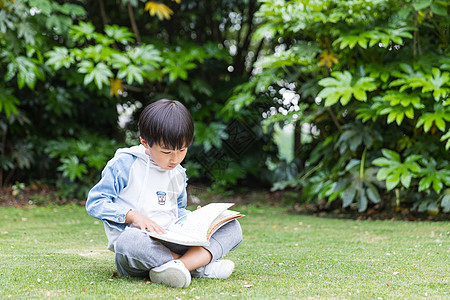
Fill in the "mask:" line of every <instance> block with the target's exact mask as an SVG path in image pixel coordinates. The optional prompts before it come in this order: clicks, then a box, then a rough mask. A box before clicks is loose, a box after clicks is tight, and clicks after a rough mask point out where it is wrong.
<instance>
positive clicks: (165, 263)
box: [86, 99, 242, 287]
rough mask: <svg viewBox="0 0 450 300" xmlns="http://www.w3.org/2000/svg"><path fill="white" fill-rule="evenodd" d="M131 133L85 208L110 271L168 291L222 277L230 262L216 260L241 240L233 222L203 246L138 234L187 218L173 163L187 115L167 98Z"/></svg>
mask: <svg viewBox="0 0 450 300" xmlns="http://www.w3.org/2000/svg"><path fill="white" fill-rule="evenodd" d="M139 131H140V142H141V144H140V145H138V146H133V147H131V148H126V149H119V150H117V152H116V154H115V156H114V158H113V159H111V160H110V161H109V162H108V164H107V165H106V167H105V169H104V170H103V172H102V178H101V180H100V181H99V182H98V183H97V184H96V185H95V186H94V187H93V188H92V189H91V191H90V192H89V195H88V199H87V202H86V210H87V212H88V213H89V215H91V216H93V217H94V218H97V219H100V220H102V221H103V222H104V227H105V232H106V235H107V237H108V242H109V243H108V249H109V250H111V251H114V252H115V263H116V267H117V270H118V272H119V273H120V274H122V275H128V276H140V277H147V276H149V277H150V280H151V281H152V282H154V283H163V284H166V285H168V286H171V287H188V286H189V284H190V282H191V276H192V277H209V278H228V277H229V276H230V275H231V273H232V272H233V270H234V263H233V262H232V261H230V260H226V259H222V260H219V258H222V257H223V256H224V255H226V254H227V253H228V252H229V251H231V250H234V249H235V248H236V247H237V246H238V245H239V244H240V242H241V241H242V230H241V227H240V225H239V223H238V222H237V221H236V220H234V221H232V222H230V223H227V224H226V225H224V226H223V227H221V228H220V229H219V230H217V231H216V232H215V233H214V234H213V235H212V237H211V239H210V245H209V246H205V247H202V246H191V247H188V246H183V245H178V244H173V243H168V242H164V241H161V240H156V239H153V238H151V237H149V235H147V234H146V233H145V232H144V231H143V230H147V231H151V232H156V233H159V234H163V233H165V231H164V227H165V226H167V225H168V224H169V223H170V222H171V221H173V220H174V219H177V218H178V217H181V216H183V215H185V214H187V213H189V211H188V210H186V204H187V194H186V180H187V179H186V173H185V169H184V168H183V167H181V165H180V163H181V162H182V161H183V159H184V157H185V156H186V152H187V150H188V147H189V146H190V145H191V144H192V140H193V137H194V124H193V121H192V117H191V115H190V113H189V111H188V110H187V109H186V107H184V106H183V105H182V104H181V103H180V102H178V101H175V100H166V99H162V100H159V101H156V102H153V103H151V104H150V105H148V106H147V107H145V108H144V110H143V112H142V113H141V115H140V118H139Z"/></svg>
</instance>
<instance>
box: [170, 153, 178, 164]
mask: <svg viewBox="0 0 450 300" xmlns="http://www.w3.org/2000/svg"><path fill="white" fill-rule="evenodd" d="M178 156H179V155H178V153H177V152H176V151H174V152H172V155H171V156H170V163H177V162H178Z"/></svg>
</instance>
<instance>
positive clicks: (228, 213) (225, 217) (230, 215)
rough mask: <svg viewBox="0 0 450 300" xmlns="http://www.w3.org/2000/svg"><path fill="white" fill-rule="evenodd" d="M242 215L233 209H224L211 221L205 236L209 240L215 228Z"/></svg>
mask: <svg viewBox="0 0 450 300" xmlns="http://www.w3.org/2000/svg"><path fill="white" fill-rule="evenodd" d="M243 216H244V215H241V213H239V212H237V211H233V210H225V211H223V212H222V213H221V214H220V215H218V216H217V218H215V219H214V221H212V223H211V226H210V227H209V229H208V232H207V234H206V238H207V239H208V240H209V238H210V237H211V235H212V234H213V233H214V232H216V230H217V229H219V228H220V227H222V226H223V225H225V224H226V223H228V222H230V221H232V220H234V219H237V218H240V217H243Z"/></svg>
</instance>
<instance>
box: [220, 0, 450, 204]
mask: <svg viewBox="0 0 450 300" xmlns="http://www.w3.org/2000/svg"><path fill="white" fill-rule="evenodd" d="M448 12H449V5H448V3H447V2H446V1H431V0H426V1H425V0H424V1H406V2H405V1H394V0H383V1H374V2H367V1H312V0H311V1H299V2H285V1H270V0H268V1H264V3H263V5H262V7H261V9H260V11H259V12H258V16H259V17H260V18H262V19H263V20H264V22H263V23H262V24H263V25H261V26H260V27H259V28H258V31H257V33H256V37H259V38H260V39H262V38H270V39H271V40H274V41H278V45H276V46H275V47H274V48H273V51H272V53H273V54H271V55H266V56H264V57H262V58H261V59H259V60H258V61H257V62H256V65H257V66H259V67H261V72H260V73H258V74H255V75H254V76H253V77H252V78H251V81H250V82H249V83H246V84H245V85H242V86H240V87H238V88H236V93H235V95H234V96H233V97H231V98H230V99H229V101H228V104H227V107H228V110H230V111H233V110H234V111H236V110H238V109H241V108H243V107H246V106H247V105H249V104H251V103H253V101H254V100H253V99H258V98H259V99H260V98H262V97H266V95H267V94H269V93H271V90H274V91H275V92H273V93H274V94H275V93H278V94H279V95H280V96H279V99H280V103H281V108H279V107H278V108H275V109H274V110H275V111H281V112H284V114H283V115H280V114H272V113H269V114H268V116H270V117H268V118H267V120H266V121H265V122H267V123H273V122H275V123H280V124H287V123H295V124H296V126H297V128H302V127H303V128H308V129H309V132H307V133H306V134H303V136H304V137H306V138H307V139H309V140H310V141H307V140H306V139H305V141H304V142H303V143H302V144H301V145H297V146H296V154H297V158H298V159H299V160H300V161H298V162H297V164H298V166H299V169H300V172H299V173H298V175H297V177H296V178H293V179H291V180H289V181H281V182H277V183H275V186H274V188H275V189H277V188H284V187H287V186H291V187H296V188H301V189H302V192H303V195H304V198H305V199H309V200H313V199H316V200H319V199H323V198H326V199H328V201H330V202H331V201H334V200H335V199H341V200H342V202H343V205H344V207H346V206H349V205H355V206H357V207H358V209H359V211H365V210H366V209H367V207H368V206H369V204H370V203H373V204H376V203H379V202H380V201H381V200H387V199H389V198H391V199H394V200H395V201H394V203H396V205H397V206H400V205H402V206H403V205H404V206H408V207H410V208H419V210H420V211H424V210H429V211H433V212H436V211H438V207H439V206H441V207H442V209H443V211H445V212H448V211H449V210H450V203H449V193H450V189H449V186H450V182H449V178H450V177H449V176H448V174H449V170H450V165H449V162H450V156H449V152H448V150H449V148H450V143H449V138H450V135H449V131H448V130H449V127H450V124H449V122H450V107H449V104H450V102H449V93H450V77H449V76H450V73H449V70H450V64H449V62H450V60H449V59H450V57H449V56H448V53H450V51H449V43H448V41H449V37H450V35H449V34H450V32H449V26H450V21H449V18H448ZM274 79H275V80H274ZM286 92H289V94H290V95H291V96H290V97H289V98H287V97H285V96H283V94H286ZM292 95H296V97H292ZM289 99H290V100H295V101H290V100H289ZM283 100H285V101H284V104H283ZM286 100H287V101H286ZM297 102H298V103H297ZM274 107H275V105H274ZM298 132H300V131H298ZM297 141H301V139H297ZM378 167H381V168H378ZM380 194H381V196H380ZM384 202H388V201H384ZM373 204H372V205H373Z"/></svg>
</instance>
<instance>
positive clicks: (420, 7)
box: [413, 0, 432, 11]
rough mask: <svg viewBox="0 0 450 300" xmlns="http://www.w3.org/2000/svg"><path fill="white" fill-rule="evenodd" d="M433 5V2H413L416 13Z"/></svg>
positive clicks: (428, 0)
mask: <svg viewBox="0 0 450 300" xmlns="http://www.w3.org/2000/svg"><path fill="white" fill-rule="evenodd" d="M431 3H432V0H415V1H414V2H413V7H414V9H415V10H416V11H419V10H423V9H425V8H427V7H429V6H430V5H431Z"/></svg>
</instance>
